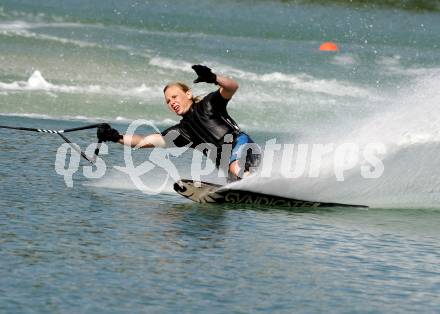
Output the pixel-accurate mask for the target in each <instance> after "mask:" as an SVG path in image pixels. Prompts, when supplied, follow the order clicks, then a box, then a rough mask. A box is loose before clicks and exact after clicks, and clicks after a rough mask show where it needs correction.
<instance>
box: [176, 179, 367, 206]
mask: <svg viewBox="0 0 440 314" xmlns="http://www.w3.org/2000/svg"><path fill="white" fill-rule="evenodd" d="M174 190H175V191H176V192H177V193H179V194H180V195H182V196H184V197H186V198H189V199H190V200H192V201H194V202H197V203H220V204H221V203H229V204H249V205H261V206H275V207H278V206H282V207H368V206H365V205H351V204H338V203H324V202H314V201H305V200H298V199H293V198H286V197H281V196H276V195H268V194H263V193H257V192H250V191H244V190H233V189H228V188H224V187H223V186H221V185H218V184H214V183H208V182H200V181H193V180H187V179H182V180H180V181H178V182H176V183H174Z"/></svg>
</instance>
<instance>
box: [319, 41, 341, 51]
mask: <svg viewBox="0 0 440 314" xmlns="http://www.w3.org/2000/svg"><path fill="white" fill-rule="evenodd" d="M319 50H321V51H339V47H338V45H336V44H335V43H333V42H331V41H326V42H325V43H322V44H321V46H319Z"/></svg>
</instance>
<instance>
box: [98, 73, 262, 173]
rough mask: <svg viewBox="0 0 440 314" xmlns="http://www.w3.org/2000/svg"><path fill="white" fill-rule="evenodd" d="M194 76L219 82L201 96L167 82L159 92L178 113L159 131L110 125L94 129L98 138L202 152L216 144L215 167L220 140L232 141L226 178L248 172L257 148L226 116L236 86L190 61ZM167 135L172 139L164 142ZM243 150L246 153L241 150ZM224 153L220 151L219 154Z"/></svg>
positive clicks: (131, 144)
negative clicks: (130, 131) (123, 131)
mask: <svg viewBox="0 0 440 314" xmlns="http://www.w3.org/2000/svg"><path fill="white" fill-rule="evenodd" d="M192 68H193V69H194V71H195V72H196V73H197V75H198V77H197V79H196V80H194V83H199V82H206V83H211V84H216V85H219V87H220V88H219V89H218V90H216V91H214V92H212V93H210V94H208V95H206V96H205V97H203V98H201V99H197V98H194V97H193V95H192V91H191V89H190V88H189V87H188V86H187V85H185V84H184V83H181V82H175V83H170V84H168V85H167V86H165V88H164V90H163V92H164V97H165V102H166V104H167V106H168V108H169V109H170V110H171V111H173V112H174V113H175V114H177V115H179V116H181V117H182V119H181V120H180V122H179V123H178V124H176V125H174V126H172V127H170V128H168V129H166V130H165V131H163V132H162V133H161V134H151V135H147V136H141V135H133V136H128V135H120V134H119V133H118V131H117V130H115V129H112V128H111V127H110V125H105V126H103V127H101V128H99V129H98V139H99V140H101V141H112V142H118V143H121V144H124V145H128V146H131V147H135V146H138V145H139V146H140V147H143V148H151V147H169V146H172V145H175V146H177V147H182V146H186V145H189V146H190V147H192V148H196V149H199V148H200V147H201V146H203V149H201V150H202V151H203V152H204V153H205V154H206V153H207V151H208V150H209V148H208V149H207V146H206V145H201V144H209V145H212V146H211V147H212V148H216V149H215V150H216V152H217V153H216V155H215V156H214V157H213V158H212V157H211V158H212V159H215V163H216V165H217V167H218V166H219V165H220V164H221V158H222V154H221V153H222V148H223V147H227V146H225V145H224V144H225V143H226V144H227V143H228V142H229V143H232V151H231V153H230V157H229V162H228V164H229V174H230V175H229V178H230V179H231V180H236V179H239V178H242V177H244V176H246V175H248V174H249V171H250V170H251V167H256V166H257V165H258V163H259V160H260V150H259V148H258V146H257V145H256V144H254V142H253V141H252V139H251V138H250V137H249V136H248V135H247V134H246V133H243V132H240V128H239V127H238V125H237V123H235V121H234V120H233V119H232V118H231V117H230V116H229V114H228V112H227V110H226V106H227V104H228V102H229V100H230V99H231V98H232V96H233V95H234V94H235V92H236V91H237V89H238V84H237V82H236V81H234V80H233V79H230V78H227V77H225V76H221V75H216V74H214V73H213V72H212V71H211V69H210V68H208V67H206V66H203V65H193V66H192ZM167 135H170V138H172V142H169V143H167V138H168V137H167ZM244 150H246V154H244ZM223 155H224V154H223Z"/></svg>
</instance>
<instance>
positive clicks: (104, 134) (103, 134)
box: [96, 123, 122, 143]
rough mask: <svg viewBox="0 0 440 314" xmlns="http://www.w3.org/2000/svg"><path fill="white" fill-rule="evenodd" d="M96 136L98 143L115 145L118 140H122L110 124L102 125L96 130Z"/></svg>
mask: <svg viewBox="0 0 440 314" xmlns="http://www.w3.org/2000/svg"><path fill="white" fill-rule="evenodd" d="M96 136H97V137H98V141H100V142H107V141H110V142H115V143H117V142H118V141H119V140H120V139H122V135H121V134H119V132H118V131H117V130H115V129H112V127H111V126H110V124H108V123H103V124H101V125H100V126H99V127H98V129H97V130H96Z"/></svg>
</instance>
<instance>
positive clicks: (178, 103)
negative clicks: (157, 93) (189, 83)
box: [164, 85, 192, 116]
mask: <svg viewBox="0 0 440 314" xmlns="http://www.w3.org/2000/svg"><path fill="white" fill-rule="evenodd" d="M164 96H165V102H166V104H167V106H168V108H169V109H170V110H171V111H173V112H174V113H176V114H177V115H179V116H182V115H184V114H185V113H187V112H188V110H189V108H190V107H191V104H192V92H191V90H189V91H187V92H184V91H183V90H182V88H180V86H177V85H176V86H170V87H168V88H167V90H166V91H165V93H164Z"/></svg>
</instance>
